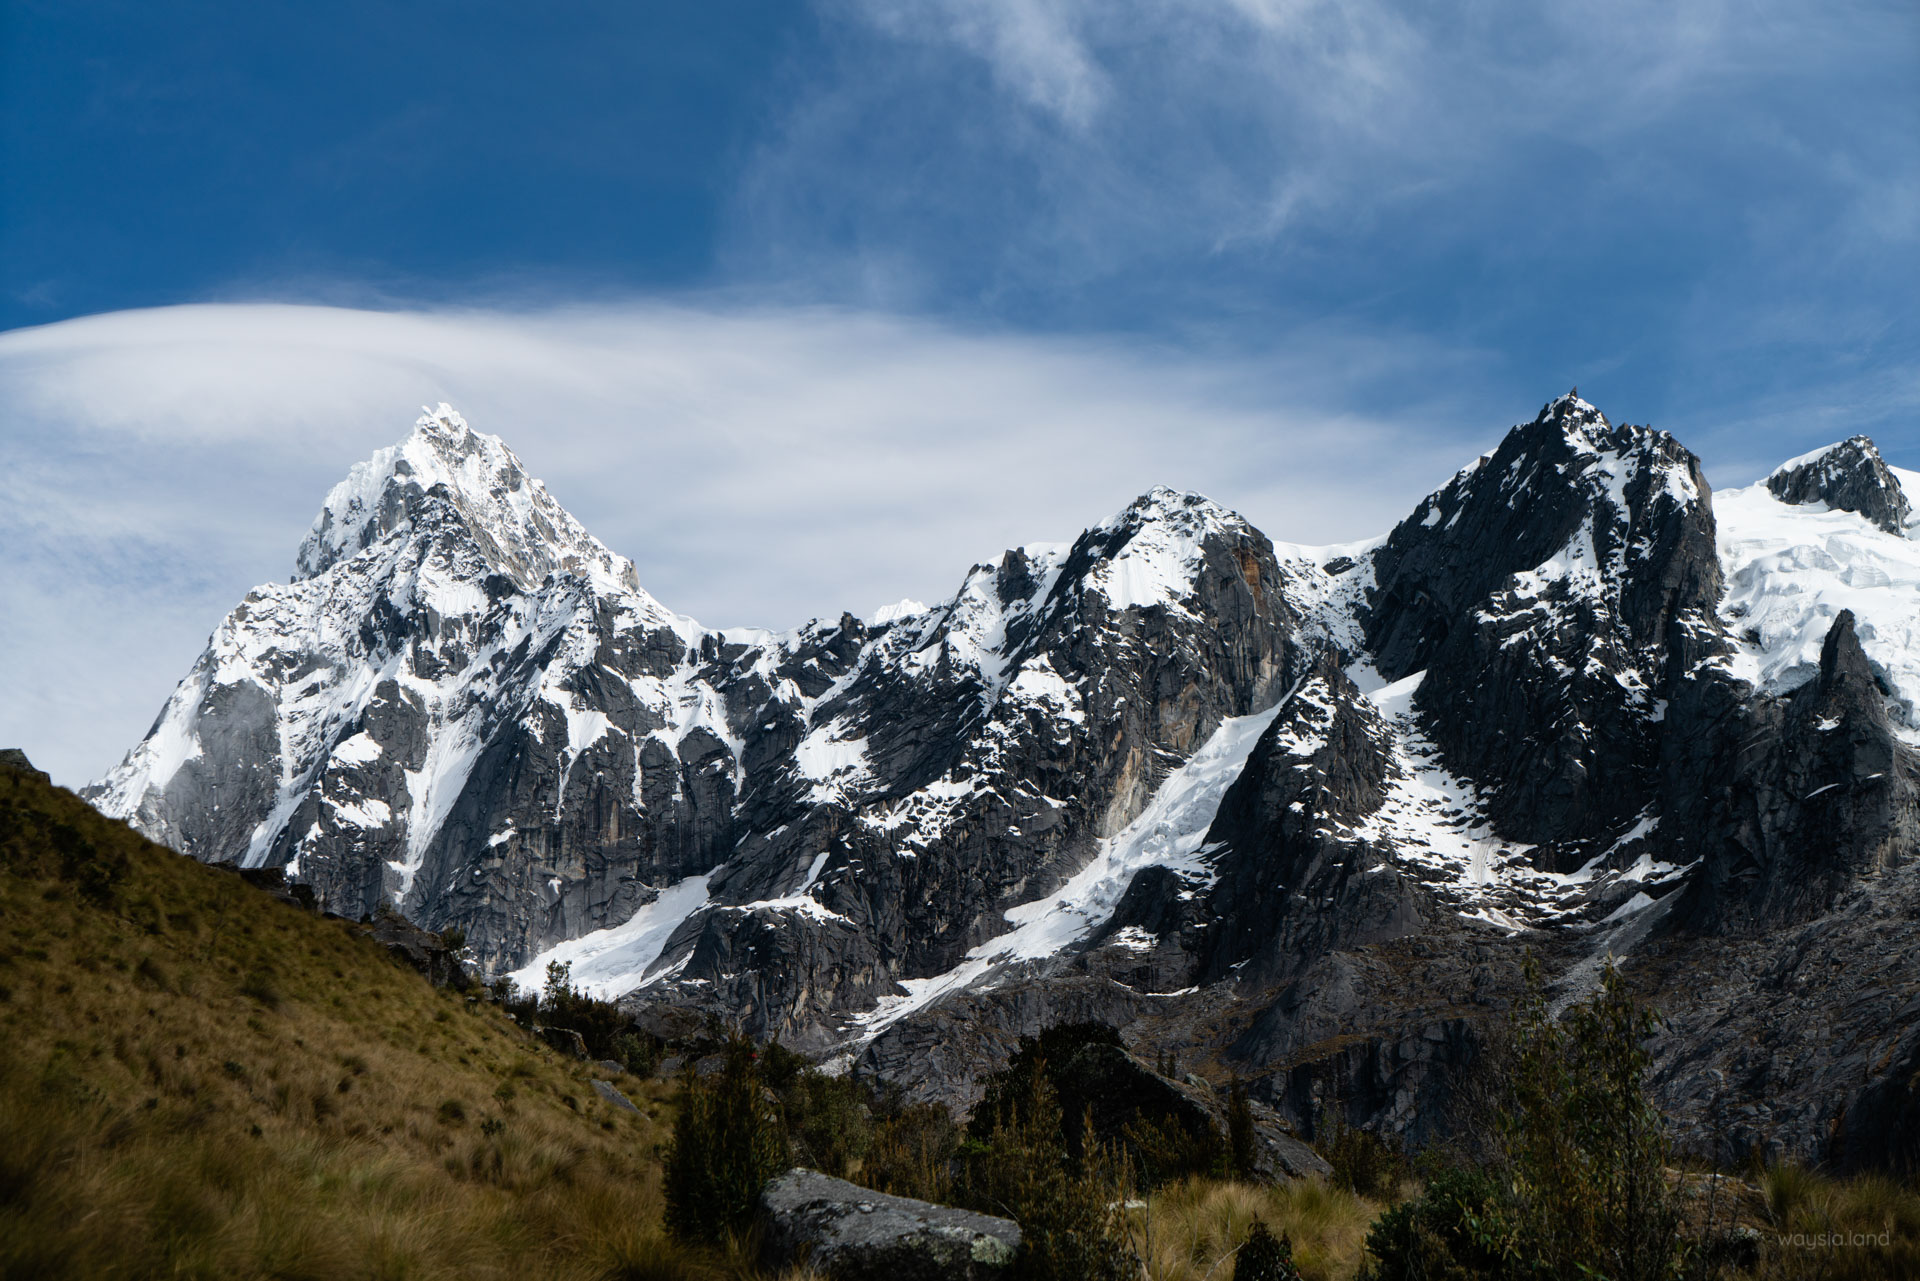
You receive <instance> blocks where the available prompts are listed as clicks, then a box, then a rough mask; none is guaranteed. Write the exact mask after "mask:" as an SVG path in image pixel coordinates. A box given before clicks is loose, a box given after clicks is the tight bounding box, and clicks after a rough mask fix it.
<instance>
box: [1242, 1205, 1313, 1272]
mask: <svg viewBox="0 0 1920 1281" xmlns="http://www.w3.org/2000/svg"><path fill="white" fill-rule="evenodd" d="M1233 1281H1300V1269H1299V1268H1297V1267H1295V1266H1294V1265H1293V1242H1292V1241H1291V1240H1289V1239H1288V1238H1287V1237H1286V1235H1285V1234H1282V1235H1281V1236H1279V1237H1277V1238H1276V1237H1275V1236H1274V1235H1273V1233H1271V1232H1269V1231H1267V1225H1266V1223H1265V1222H1263V1221H1262V1220H1260V1219H1255V1220H1254V1221H1253V1230H1252V1231H1251V1232H1249V1233H1247V1239H1246V1242H1245V1243H1244V1244H1243V1245H1241V1247H1240V1251H1239V1253H1237V1254H1235V1255H1234V1257H1233Z"/></svg>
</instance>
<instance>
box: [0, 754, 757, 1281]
mask: <svg viewBox="0 0 1920 1281" xmlns="http://www.w3.org/2000/svg"><path fill="white" fill-rule="evenodd" d="M56 846H57V847H58V849H60V850H64V851H65V853H64V855H63V856H57V855H56V852H55V850H56ZM76 849H77V850H80V851H81V855H80V856H76V855H75V853H74V851H75V850H76ZM77 857H78V858H83V859H84V860H86V862H83V863H82V864H81V865H82V866H83V867H84V866H103V867H109V868H115V869H117V870H114V871H113V874H112V877H111V884H110V886H109V887H108V890H107V891H106V892H105V893H103V892H101V890H100V888H99V886H100V883H101V878H99V877H95V878H94V879H93V880H92V882H91V883H89V881H88V880H87V878H86V877H85V876H84V875H79V876H76V871H75V868H76V858H77ZM63 859H64V861H62V860H63ZM122 860H123V861H122ZM0 923H3V924H0V1047H4V1048H3V1049H0V1134H4V1135H5V1136H6V1137H5V1141H4V1142H0V1275H5V1276H23V1277H24V1276H34V1277H54V1278H58V1277H88V1278H103V1279H106V1278H117V1277H149V1276H158V1275H171V1276H181V1277H233V1276H271V1277H286V1278H300V1277H315V1278H319V1277H328V1278H334V1277H366V1278H408V1279H410V1281H411V1279H418V1281H433V1279H436V1278H442V1277H445V1278H449V1279H451V1278H455V1277H458V1278H462V1279H463V1281H484V1279H485V1278H491V1277H502V1278H505V1277H527V1276H541V1277H557V1278H568V1277H580V1278H597V1277H605V1278H673V1277H710V1276H725V1275H746V1274H747V1272H748V1270H747V1269H746V1268H745V1266H744V1264H743V1263H742V1262H741V1259H742V1258H743V1257H744V1255H743V1254H742V1253H741V1252H740V1251H735V1252H734V1255H733V1257H732V1259H731V1260H730V1259H728V1258H726V1257H695V1256H693V1255H690V1254H688V1253H687V1252H686V1251H683V1250H681V1249H680V1248H678V1247H676V1246H673V1245H671V1244H669V1243H668V1242H666V1241H665V1240H664V1239H663V1238H662V1237H661V1236H660V1232H659V1223H660V1208H661V1201H660V1182H659V1160H658V1153H657V1149H656V1145H657V1144H658V1143H659V1142H660V1141H661V1140H662V1139H663V1138H664V1137H665V1135H666V1133H667V1127H666V1122H667V1120H668V1119H669V1118H667V1117H666V1116H665V1104H666V1099H667V1094H668V1092H669V1087H668V1086H667V1085H666V1084H665V1083H660V1082H642V1081H638V1080H636V1079H634V1078H631V1077H628V1078H625V1079H624V1080H622V1081H621V1082H620V1085H621V1088H622V1089H624V1090H625V1091H626V1092H627V1093H628V1094H629V1095H630V1096H631V1097H632V1098H633V1099H634V1101H635V1103H636V1104H638V1105H639V1107H640V1108H641V1113H640V1114H639V1115H635V1114H633V1113H630V1112H626V1111H624V1110H619V1109H615V1108H613V1107H611V1106H610V1105H608V1104H607V1103H605V1102H603V1101H601V1100H600V1098H599V1097H598V1096H597V1095H596V1094H595V1093H594V1091H593V1088H592V1085H591V1081H590V1079H589V1077H588V1075H587V1069H586V1067H585V1065H583V1064H579V1063H576V1062H574V1061H572V1060H563V1059H561V1058H559V1057H558V1056H557V1055H555V1054H554V1053H553V1052H552V1051H551V1050H549V1049H547V1048H546V1047H544V1046H542V1045H540V1044H538V1043H537V1042H535V1041H533V1040H532V1039H531V1038H529V1037H528V1036H527V1035H526V1034H525V1033H524V1032H522V1031H521V1030H520V1029H519V1028H517V1027H515V1026H514V1025H513V1024H512V1023H511V1022H510V1021H509V1020H508V1019H506V1018H505V1017H504V1016H503V1015H501V1014H500V1013H499V1012H498V1011H497V1010H496V1009H494V1008H493V1007H492V1006H490V1005H488V1004H487V1003H485V1002H478V1001H469V1000H468V999H467V998H466V997H464V996H462V995H460V994H457V993H453V992H449V991H444V990H437V989H435V988H433V987H431V986H429V985H428V984H427V983H426V982H425V981H424V980H422V979H421V978H420V977H419V976H418V975H416V974H415V973H414V972H413V971H411V970H409V969H406V968H404V967H403V966H401V965H400V964H398V963H396V962H395V961H393V960H392V959H390V958H389V957H388V956H387V955H386V954H385V953H384V951H382V950H381V949H379V948H377V947H375V946H373V945H372V944H370V943H368V942H366V941H365V940H363V939H361V938H358V937H356V936H355V935H354V934H353V932H352V931H351V930H350V929H349V928H348V927H347V926H346V925H345V924H344V923H342V922H339V921H332V920H325V919H319V918H315V917H312V916H308V915H306V914H305V913H302V912H300V911H298V910H297V909H294V908H291V907H288V906H285V905H283V904H281V903H279V902H277V901H275V900H273V899H271V898H269V897H268V896H266V895H264V894H261V893H259V892H257V891H255V890H254V889H252V888H251V887H249V886H247V885H246V884H244V883H243V882H242V881H240V880H239V878H237V877H235V876H233V875H231V874H230V873H226V872H222V871H219V870H216V869H211V868H206V867H202V866H200V865H199V864H197V863H194V862H192V861H191V860H188V859H183V858H181V857H179V856H178V855H175V854H172V853H170V852H168V851H165V850H162V849H160V848H159V847H157V846H152V845H149V844H147V843H146V842H145V841H142V840H140V839H139V838H138V837H137V836H135V835H134V834H133V833H132V832H130V831H129V830H128V829H126V828H124V827H122V826H120V825H118V824H113V823H109V822H107V821H106V820H104V819H101V818H100V817H99V816H98V815H96V814H94V813H93V811H92V810H91V809H89V808H87V807H86V806H85V805H84V804H82V803H81V802H80V801H79V800H78V799H77V798H74V797H72V796H71V795H70V794H67V793H62V792H54V791H51V790H49V789H46V788H45V787H43V786H42V785H39V784H38V783H36V782H34V781H32V780H29V779H26V778H24V777H23V776H19V775H15V774H13V773H11V772H10V771H0Z"/></svg>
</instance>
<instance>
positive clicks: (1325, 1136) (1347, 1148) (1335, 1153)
mask: <svg viewBox="0 0 1920 1281" xmlns="http://www.w3.org/2000/svg"><path fill="white" fill-rule="evenodd" d="M1316 1128H1317V1133H1316V1134H1315V1138H1316V1139H1317V1140H1318V1141H1317V1142H1316V1143H1315V1145H1314V1146H1315V1147H1317V1148H1318V1149H1319V1151H1320V1155H1321V1156H1323V1157H1325V1158H1326V1161H1327V1164H1328V1165H1330V1166H1332V1167H1333V1176H1332V1177H1333V1182H1334V1184H1335V1185H1336V1186H1338V1187H1343V1188H1345V1189H1347V1191H1349V1192H1352V1193H1354V1194H1355V1195H1356V1196H1364V1197H1372V1198H1374V1199H1376V1200H1379V1199H1384V1198H1386V1197H1390V1196H1392V1195H1393V1192H1394V1189H1395V1188H1397V1187H1398V1186H1399V1185H1400V1180H1401V1179H1403V1178H1405V1177H1406V1173H1407V1163H1406V1160H1405V1158H1404V1157H1402V1156H1401V1154H1400V1150H1399V1149H1398V1148H1396V1147H1394V1146H1393V1145H1392V1144H1391V1143H1388V1142H1387V1141H1386V1140H1385V1139H1383V1138H1381V1137H1380V1136H1379V1135H1377V1134H1375V1133H1373V1132H1372V1131H1371V1130H1363V1129H1361V1128H1360V1127H1358V1126H1354V1125H1348V1124H1347V1123H1346V1121H1345V1120H1344V1119H1343V1118H1342V1117H1341V1116H1340V1115H1339V1113H1338V1112H1336V1111H1334V1110H1333V1109H1331V1108H1329V1109H1327V1110H1325V1111H1323V1112H1322V1113H1321V1115H1320V1124H1319V1126H1318V1127H1316Z"/></svg>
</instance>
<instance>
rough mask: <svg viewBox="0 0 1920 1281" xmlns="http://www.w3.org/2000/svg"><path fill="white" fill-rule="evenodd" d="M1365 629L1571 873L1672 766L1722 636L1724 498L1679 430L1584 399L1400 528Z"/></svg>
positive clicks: (1386, 668) (1438, 730)
mask: <svg viewBox="0 0 1920 1281" xmlns="http://www.w3.org/2000/svg"><path fill="white" fill-rule="evenodd" d="M1374 573H1375V578H1376V582H1377V584H1378V585H1377V587H1376V589H1375V590H1374V592H1373V593H1372V594H1371V596H1370V598H1369V602H1368V611H1367V618H1366V628H1367V631H1366V636H1367V644H1368V647H1369V649H1370V650H1371V651H1372V652H1373V654H1374V657H1375V661H1376V663H1377V664H1378V666H1379V669H1380V671H1381V673H1382V674H1383V675H1385V676H1386V677H1388V678H1389V679H1394V680H1397V679H1399V678H1401V677H1404V676H1407V675H1409V674H1411V673H1413V672H1417V671H1421V670H1425V671H1426V672H1427V679H1426V681H1425V682H1424V683H1423V684H1422V686H1421V689H1420V694H1419V705H1420V707H1421V709H1422V710H1423V712H1424V713H1425V714H1426V716H1427V722H1428V724H1429V726H1430V727H1431V730H1430V732H1431V733H1432V735H1433V737H1434V740H1435V742H1436V743H1438V745H1439V746H1440V748H1441V750H1442V751H1443V752H1444V753H1445V756H1446V759H1447V761H1448V762H1449V763H1450V764H1452V765H1453V766H1454V767H1455V768H1457V769H1458V770H1459V771H1460V772H1461V773H1463V774H1465V775H1467V776H1469V777H1472V778H1476V779H1482V780H1487V781H1488V782H1489V784H1490V786H1491V788H1492V796H1491V804H1492V811H1491V812H1492V816H1493V817H1494V818H1495V820H1496V821H1497V822H1498V823H1499V825H1500V827H1501V829H1502V830H1503V831H1504V832H1506V833H1508V834H1509V835H1511V836H1513V837H1515V838H1516V839H1521V840H1525V841H1527V842H1529V843H1532V844H1535V845H1538V846H1539V847H1540V852H1539V854H1538V856H1537V857H1538V861H1539V863H1540V865H1541V866H1543V867H1546V868H1549V869H1551V870H1554V871H1572V870H1573V869H1574V868H1576V867H1578V866H1580V865H1581V864H1582V863H1584V862H1585V861H1586V860H1587V858H1588V857H1590V856H1591V847H1592V843H1593V841H1594V840H1596V839H1598V838H1600V837H1601V836H1603V835H1609V834H1611V833H1613V832H1616V831H1618V830H1620V829H1623V828H1625V827H1626V826H1628V825H1630V824H1631V823H1632V822H1633V821H1634V820H1635V818H1636V817H1637V816H1638V815H1639V814H1640V813H1641V811H1642V810H1644V809H1645V807H1646V805H1647V803H1648V801H1649V800H1650V798H1651V795H1652V793H1653V790H1654V787H1655V785H1656V779H1655V777H1654V774H1653V766H1654V764H1655V762H1656V761H1657V759H1658V755H1659V740H1660V737H1661V735H1662V730H1661V728H1660V725H1661V721H1660V718H1659V708H1660V705H1661V703H1662V701H1663V700H1666V699H1668V698H1669V697H1670V694H1671V690H1670V689H1669V683H1670V681H1671V680H1672V679H1673V678H1674V677H1676V676H1679V675H1680V674H1682V673H1684V672H1686V671H1687V670H1688V669H1689V668H1690V667H1691V666H1692V664H1693V663H1695V662H1696V661H1698V659H1699V658H1701V657H1702V656H1704V654H1706V653H1707V652H1709V651H1710V650H1711V649H1712V647H1713V646H1714V644H1715V639H1716V632H1717V629H1716V628H1715V626H1714V624H1713V622H1712V615H1713V610H1714V607H1715V605H1716V604H1717V603H1718V600H1719V595H1720V587H1721V582H1720V565H1719V561H1718V560H1717V559H1716V557H1715V554H1714V522H1713V507H1712V499H1711V494H1710V491H1709V490H1708V487H1707V483H1706V478H1705V477H1704V476H1703V475H1702V474H1701V471H1700V465H1699V462H1698V460H1697V459H1695V458H1694V457H1693V455H1691V454H1689V453H1688V452H1687V451H1686V450H1685V449H1683V448H1682V447H1681V446H1680V444H1679V443H1678V442H1677V441H1675V440H1674V439H1673V437H1671V436H1669V435H1667V434H1666V433H1665V432H1655V431H1651V430H1649V429H1646V428H1638V427H1626V426H1621V427H1615V426H1611V425H1610V424H1608V423H1607V421H1606V419H1605V418H1604V417H1602V416H1601V415H1600V413H1599V411H1597V410H1595V409H1593V408H1592V406H1589V405H1586V404H1584V403H1583V402H1581V401H1578V400H1576V399H1574V398H1572V397H1562V398H1561V399H1560V400H1557V401H1554V402H1553V403H1552V404H1549V405H1548V406H1546V408H1544V409H1542V410H1541V412H1540V415H1539V417H1537V418H1536V419H1534V421H1533V422H1532V423H1529V424H1527V425H1525V426H1523V427H1517V428H1515V429H1514V430H1513V431H1512V432H1510V433H1509V434H1508V436H1507V438H1506V439H1505V440H1504V441H1502V442H1501V444H1500V447H1499V448H1498V449H1496V450H1495V451H1494V452H1493V453H1492V454H1490V455H1488V456H1487V457H1486V458H1484V459H1482V460H1481V461H1480V463H1478V464H1477V465H1476V466H1474V467H1472V468H1470V469H1468V470H1467V471H1465V472H1462V473H1461V474H1460V475H1459V476H1456V477H1455V478H1454V480H1453V481H1452V483H1450V484H1449V485H1447V486H1446V487H1445V488H1443V489H1441V490H1440V491H1439V492H1438V493H1436V494H1435V495H1433V496H1432V497H1431V498H1429V499H1428V500H1427V501H1426V502H1425V503H1423V504H1422V505H1421V506H1420V508H1418V509H1416V511H1415V512H1414V514H1413V515H1412V516H1410V517H1409V518H1408V519H1407V520H1405V521H1403V522H1401V524H1400V525H1399V527H1398V528H1396V529H1395V530H1394V531H1393V534H1392V535H1391V536H1390V537H1389V538H1388V539H1387V542H1386V544H1385V546H1383V547H1382V548H1381V549H1380V551H1379V553H1378V554H1377V555H1376V557H1375V561H1374Z"/></svg>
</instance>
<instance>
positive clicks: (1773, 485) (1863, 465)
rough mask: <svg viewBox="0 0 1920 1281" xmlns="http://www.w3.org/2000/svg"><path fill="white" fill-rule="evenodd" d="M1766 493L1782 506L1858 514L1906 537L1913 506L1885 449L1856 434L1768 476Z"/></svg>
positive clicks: (1890, 531)
mask: <svg viewBox="0 0 1920 1281" xmlns="http://www.w3.org/2000/svg"><path fill="white" fill-rule="evenodd" d="M1767 489H1768V491H1769V492H1770V493H1772V494H1773V496H1774V497H1775V498H1778V499H1779V500H1780V501H1781V502H1783V503H1795V504H1801V503H1825V504H1826V505H1827V506H1829V507H1831V508H1833V509H1834V510H1835V511H1844V512H1858V513H1860V515H1862V516H1865V517H1866V518H1867V519H1868V520H1870V521H1872V522H1873V523H1874V524H1875V525H1877V526H1879V527H1880V528H1881V529H1884V530H1886V531H1887V532H1888V533H1889V534H1905V532H1906V528H1907V525H1908V523H1909V522H1910V521H1912V519H1913V504H1912V502H1911V501H1910V500H1909V499H1908V497H1907V493H1906V491H1905V490H1904V489H1902V488H1901V487H1900V480H1899V478H1898V477H1897V476H1895V475H1894V474H1893V472H1892V471H1891V470H1890V469H1889V468H1888V467H1887V463H1886V460H1885V459H1884V458H1882V457H1880V451H1879V450H1878V449H1876V448H1875V447H1874V444H1873V442H1872V441H1871V440H1869V439H1867V438H1866V437H1865V436H1853V437H1850V438H1849V439H1847V440H1843V441H1841V442H1840V443H1839V444H1837V445H1829V446H1828V447H1827V448H1825V449H1822V450H1817V451H1815V452H1814V453H1811V454H1807V455H1806V456H1804V457H1801V458H1796V459H1794V460H1793V461H1792V462H1790V463H1786V464H1784V465H1782V466H1781V467H1780V468H1779V469H1778V470H1776V471H1775V472H1774V473H1773V474H1772V475H1771V476H1768V477H1767Z"/></svg>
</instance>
